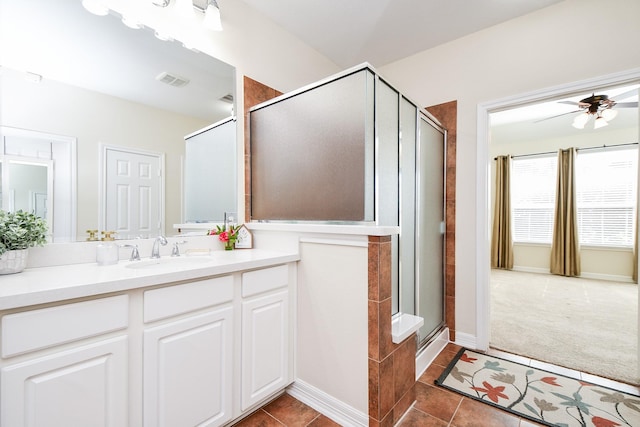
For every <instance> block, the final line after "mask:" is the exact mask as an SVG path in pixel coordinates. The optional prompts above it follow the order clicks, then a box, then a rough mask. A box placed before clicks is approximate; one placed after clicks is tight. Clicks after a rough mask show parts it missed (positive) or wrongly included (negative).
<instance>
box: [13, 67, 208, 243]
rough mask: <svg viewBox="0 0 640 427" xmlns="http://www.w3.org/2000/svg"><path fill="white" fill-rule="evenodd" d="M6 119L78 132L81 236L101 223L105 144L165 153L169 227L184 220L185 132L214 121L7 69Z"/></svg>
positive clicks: (16, 124) (50, 130) (40, 128)
mask: <svg viewBox="0 0 640 427" xmlns="http://www.w3.org/2000/svg"><path fill="white" fill-rule="evenodd" d="M3 80H4V84H3V93H2V99H1V101H2V103H3V105H2V108H1V110H2V111H3V117H2V124H3V125H4V126H9V127H15V128H20V129H34V130H38V131H40V132H45V133H52V134H56V135H65V136H69V135H71V136H74V137H76V138H77V162H78V168H77V202H78V208H77V227H76V230H77V238H78V240H84V238H85V237H86V230H88V229H97V228H98V206H99V203H98V198H99V170H100V169H99V151H100V149H99V147H100V144H108V145H118V146H125V147H132V148H136V149H141V150H147V151H153V152H161V153H165V195H166V203H165V233H169V234H172V233H173V228H172V226H173V224H175V223H179V222H180V215H181V194H182V193H181V192H182V190H181V187H180V186H181V183H182V179H181V174H182V157H183V156H184V136H185V135H188V134H190V133H192V132H194V131H196V130H198V129H201V128H203V127H204V126H207V125H209V124H211V123H208V122H205V121H203V120H198V119H194V118H193V117H186V116H181V115H178V114H174V113H171V112H168V111H164V110H159V109H155V108H150V107H147V106H144V105H141V104H136V103H133V102H128V101H125V100H123V99H121V98H116V97H113V96H107V95H103V94H100V93H98V92H92V91H87V90H84V89H80V88H78V87H75V86H69V85H65V84H62V83H58V82H54V81H51V80H44V81H43V82H42V83H40V84H37V85H36V84H33V83H30V82H27V81H25V80H24V79H23V78H21V77H20V76H18V75H15V74H11V73H5V74H4V75H3Z"/></svg>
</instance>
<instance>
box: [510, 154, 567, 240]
mask: <svg viewBox="0 0 640 427" xmlns="http://www.w3.org/2000/svg"><path fill="white" fill-rule="evenodd" d="M557 162H558V160H557V155H556V154H551V155H544V156H535V157H523V158H514V159H513V163H512V168H511V213H512V216H511V217H512V222H513V240H514V242H527V243H548V244H551V235H552V234H553V213H554V210H555V199H556V194H555V192H556V167H557V166H556V165H557Z"/></svg>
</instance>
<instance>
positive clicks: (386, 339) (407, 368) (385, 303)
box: [368, 236, 416, 427]
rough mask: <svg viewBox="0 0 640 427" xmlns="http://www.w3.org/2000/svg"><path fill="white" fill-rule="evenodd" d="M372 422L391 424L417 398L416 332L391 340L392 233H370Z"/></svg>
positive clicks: (373, 425)
mask: <svg viewBox="0 0 640 427" xmlns="http://www.w3.org/2000/svg"><path fill="white" fill-rule="evenodd" d="M368 268H369V274H368V277H369V284H368V285H369V289H368V295H369V301H368V312H369V426H371V427H378V426H380V427H391V426H393V425H394V424H395V423H396V422H397V421H398V420H399V419H400V418H401V417H402V415H403V414H404V413H405V412H406V411H407V410H408V409H409V407H410V406H411V405H412V404H413V402H414V401H415V397H416V393H415V378H416V372H415V370H416V363H415V356H416V335H415V334H413V335H412V336H411V337H409V338H407V339H406V340H404V341H403V342H402V343H400V344H394V343H393V342H392V341H391V314H392V308H391V282H392V281H391V237H390V236H381V237H380V236H369V266H368Z"/></svg>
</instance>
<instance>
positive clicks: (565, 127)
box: [477, 70, 640, 382]
mask: <svg viewBox="0 0 640 427" xmlns="http://www.w3.org/2000/svg"><path fill="white" fill-rule="evenodd" d="M639 80H640V72H638V71H637V70H636V71H634V72H629V73H621V74H617V75H613V76H609V77H606V78H599V79H594V80H590V81H584V82H579V83H574V84H571V85H565V86H562V87H557V88H552V89H548V90H544V91H539V92H536V93H531V94H527V95H522V96H518V97H514V98H511V99H506V100H501V101H495V102H492V103H489V104H484V105H481V106H479V110H478V113H479V114H478V138H479V145H478V157H477V160H478V196H479V197H478V206H477V208H478V214H479V215H478V216H479V219H478V223H477V230H478V239H479V240H478V241H479V242H482V243H481V244H479V246H478V287H477V291H478V298H477V300H478V306H477V315H478V336H477V346H478V348H481V349H484V350H487V349H489V347H492V346H493V343H494V342H493V339H492V337H493V336H494V331H493V330H492V326H491V319H492V313H491V310H492V308H491V307H492V305H491V304H492V302H494V298H493V297H494V296H495V295H493V294H492V293H493V292H495V289H494V288H492V287H491V286H492V282H491V276H492V272H491V268H490V242H491V227H492V218H493V217H492V209H493V201H494V199H493V197H494V196H493V192H494V188H495V187H494V181H493V176H494V175H493V168H492V164H493V163H494V160H493V159H494V157H496V156H497V155H502V154H509V155H515V156H517V155H523V154H541V153H542V154H545V153H547V154H548V153H551V155H553V153H554V152H557V150H558V149H559V148H563V149H565V148H568V147H570V146H581V147H590V146H594V145H600V146H602V145H607V146H610V145H617V144H623V143H637V142H638V138H639V131H638V121H639V115H638V109H637V107H636V108H629V109H628V110H629V111H623V110H622V109H620V111H618V116H617V117H616V118H615V119H613V120H611V123H610V125H609V126H607V128H606V129H607V130H608V132H606V133H607V134H608V136H607V137H606V140H604V141H602V140H600V142H597V143H594V142H593V140H594V138H595V140H597V138H601V137H603V135H604V134H605V132H603V128H599V129H593V125H594V122H593V119H592V121H591V122H590V125H589V124H587V125H586V126H584V129H576V126H572V125H573V124H574V120H575V117H574V116H577V115H579V114H581V113H583V111H581V108H580V106H579V105H578V104H579V102H580V100H582V99H584V98H585V97H587V96H589V95H592V93H593V94H595V93H596V92H597V93H598V94H599V93H601V92H602V93H605V94H610V96H611V98H612V99H614V100H615V95H621V94H624V93H628V92H629V91H633V90H635V94H633V93H632V94H631V95H628V96H627V95H625V96H624V98H625V99H624V100H623V99H620V100H619V101H618V102H619V103H620V104H623V103H625V102H626V103H629V102H636V103H637V100H638V97H637V91H638V87H639V85H638V82H639ZM616 101H617V100H616ZM569 102H573V103H574V104H573V105H572V104H569ZM559 108H560V109H561V108H565V109H564V111H563V110H560V109H559ZM614 109H615V106H614ZM624 110H627V109H626V108H625V109H624ZM534 111H538V112H537V113H534ZM523 113H526V114H527V115H526V116H525V118H524V119H523V118H522V117H521V118H516V117H517V116H518V115H521V114H523ZM536 114H537V115H536ZM509 120H511V123H509ZM625 120H631V121H632V122H633V125H631V126H625V124H624V123H625ZM514 123H518V124H517V125H516V124H514ZM501 127H502V129H501ZM518 134H524V135H526V137H524V138H523V137H521V136H520V137H519V136H518ZM629 135H631V136H629ZM505 141H506V142H505ZM622 141H624V142H622ZM527 144H529V145H528V146H527ZM580 144H582V145H580ZM532 146H533V148H532ZM527 150H528V151H527ZM502 151H504V153H502ZM634 233H637V230H635V231H634ZM514 245H515V246H514V253H516V252H518V251H519V254H518V255H519V257H520V259H519V260H518V261H516V262H515V263H514V264H515V266H516V267H514V270H520V271H525V272H526V273H528V274H532V273H538V274H539V273H544V274H549V273H548V262H549V256H548V255H549V251H550V245H530V246H532V252H530V253H528V254H527V253H526V250H527V249H531V248H526V246H527V245H521V244H519V243H515V244H514ZM597 249H598V248H593V247H590V246H588V245H585V251H592V252H594V251H595V252H594V253H596V252H597ZM616 250H619V252H617V253H614V252H611V250H609V252H607V253H605V255H604V256H603V259H604V257H606V256H609V258H611V257H613V258H621V257H620V256H618V255H620V254H621V253H624V254H625V256H626V259H627V263H629V264H630V265H629V266H627V267H626V270H625V269H624V268H623V270H624V271H623V272H622V273H615V272H612V271H607V270H606V268H604V267H594V266H593V264H592V265H590V266H587V267H586V268H583V271H585V273H586V274H583V276H585V277H589V278H591V279H602V278H604V279H616V278H623V279H624V278H625V276H630V273H629V271H630V270H631V269H632V268H633V266H632V265H631V263H636V262H637V261H634V260H633V258H632V256H631V253H632V252H633V251H632V248H626V250H623V249H621V248H616ZM594 256H595V257H596V258H597V257H598V255H594ZM594 256H592V257H591V258H593V257H594ZM587 258H588V257H587ZM623 258H624V257H623ZM523 260H525V261H523ZM527 263H529V265H527ZM545 263H546V264H545ZM607 267H611V266H610V265H609V266H607ZM616 276H618V277H616ZM549 277H550V276H549ZM576 280H580V279H576ZM627 281H628V282H630V281H631V280H630V278H628V280H627ZM574 283H575V282H574ZM636 295H637V290H636ZM531 303H532V304H534V303H535V302H533V301H532V302H531ZM634 303H635V304H634V305H635V306H636V307H637V296H636V297H635V302H634ZM602 321H605V320H602V319H601V322H602ZM634 322H635V325H634V326H636V325H637V323H638V319H637V315H636V316H635V319H634ZM621 328H624V326H622V325H621ZM634 330H636V329H635V328H634ZM578 333H579V331H578ZM634 335H635V336H632V337H627V338H628V339H630V340H633V341H635V342H636V343H637V333H634ZM507 350H509V349H507ZM513 352H514V353H515V351H513ZM634 353H635V354H634V356H633V357H634V359H635V360H634V362H635V363H634V362H631V364H632V365H635V366H633V367H632V368H633V369H634V370H637V365H638V354H637V353H638V350H637V344H636V346H635V350H634ZM524 356H527V355H526V354H524ZM553 362H555V363H556V364H559V363H557V361H555V360H553ZM560 364H561V365H565V366H569V367H572V366H570V365H571V361H570V360H567V363H560ZM594 374H596V375H598V374H599V373H598V372H594ZM627 382H628V381H627Z"/></svg>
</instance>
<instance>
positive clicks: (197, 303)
mask: <svg viewBox="0 0 640 427" xmlns="http://www.w3.org/2000/svg"><path fill="white" fill-rule="evenodd" d="M233 285H234V279H233V277H232V276H223V277H217V278H212V279H207V280H201V281H196V282H192V283H187V284H183V285H175V286H169V287H166V288H160V289H153V290H149V291H146V292H145V294H144V322H145V325H146V324H148V323H152V324H156V323H159V324H158V325H157V326H151V327H145V330H144V333H143V334H144V351H143V353H144V362H143V378H144V379H143V388H144V390H143V399H144V404H143V405H144V410H143V414H144V415H143V418H144V425H145V426H147V427H155V426H167V427H171V426H176V427H182V426H196V425H197V426H211V427H212V426H220V425H223V424H224V423H225V422H227V421H229V420H231V418H232V416H233V414H232V390H233V387H232V381H233V379H232V373H233V369H232V365H233V358H232V356H233V306H232V302H233V293H234V286H233ZM166 319H168V321H163V320H166Z"/></svg>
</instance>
